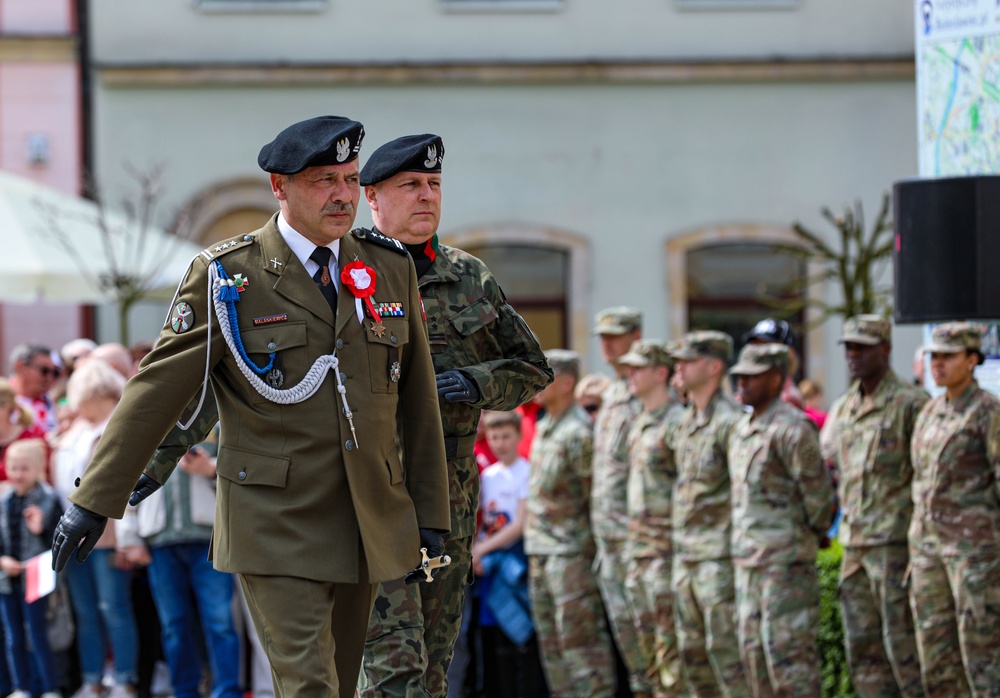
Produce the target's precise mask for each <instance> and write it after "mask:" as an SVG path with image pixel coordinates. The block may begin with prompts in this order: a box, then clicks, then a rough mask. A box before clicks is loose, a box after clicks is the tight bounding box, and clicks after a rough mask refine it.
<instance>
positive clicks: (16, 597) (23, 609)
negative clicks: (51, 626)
mask: <svg viewBox="0 0 1000 698" xmlns="http://www.w3.org/2000/svg"><path fill="white" fill-rule="evenodd" d="M6 456H7V457H6V460H7V480H8V482H9V484H10V487H9V488H8V489H7V490H6V491H5V492H4V493H3V494H2V495H0V569H2V574H0V612H2V616H3V626H4V634H5V636H6V647H5V648H4V649H5V650H6V655H7V664H8V665H9V667H10V670H11V674H12V677H11V678H12V679H13V685H14V689H15V690H14V692H13V693H11V694H10V696H9V697H8V698H30V696H31V695H32V693H33V691H32V686H31V684H30V681H31V680H32V679H34V680H35V681H37V682H38V684H39V685H38V686H37V689H38V690H37V691H34V692H36V693H41V698H59V696H60V694H59V691H58V688H57V681H58V680H57V677H56V670H55V662H54V660H53V657H52V651H51V649H50V648H49V640H48V634H47V627H46V620H45V611H46V608H47V606H48V602H47V599H46V598H45V597H42V598H40V599H37V600H35V601H32V602H31V603H28V602H27V601H26V600H25V585H26V582H25V574H24V571H25V564H24V563H25V562H27V561H28V560H29V559H31V558H32V557H34V556H35V555H39V554H40V553H43V552H45V551H46V550H49V549H50V548H51V547H52V533H53V531H54V530H55V527H56V524H57V523H58V522H59V517H60V516H61V515H62V506H61V505H60V503H59V497H58V495H56V493H55V491H54V490H53V489H52V488H51V487H49V486H48V485H47V484H45V483H44V482H42V481H41V477H42V473H44V472H45V465H46V462H47V459H48V447H47V445H46V443H45V441H44V440H43V439H24V440H21V441H15V442H14V443H12V444H11V445H10V446H9V447H8V448H7V454H6ZM25 631H27V634H28V638H27V639H26V638H25ZM29 639H30V642H29ZM29 645H30V647H31V649H30V651H29V649H28V647H29ZM31 665H34V667H33V668H34V671H32V666H31Z"/></svg>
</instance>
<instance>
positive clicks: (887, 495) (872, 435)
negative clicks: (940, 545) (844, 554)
mask: <svg viewBox="0 0 1000 698" xmlns="http://www.w3.org/2000/svg"><path fill="white" fill-rule="evenodd" d="M929 399H930V396H929V395H927V393H925V392H924V391H923V390H921V389H920V388H918V387H916V386H914V385H910V384H909V383H906V382H905V381H902V380H900V378H899V376H897V375H896V374H895V373H893V372H892V371H889V372H888V373H887V374H886V375H885V377H883V378H882V380H881V381H879V384H878V386H877V387H876V388H875V391H874V392H873V393H872V394H871V395H864V394H862V392H861V381H860V380H856V381H854V383H853V384H852V385H851V387H850V388H849V389H848V391H847V392H846V393H845V394H844V395H842V396H840V397H839V398H837V399H836V400H835V401H834V403H833V406H832V407H831V408H830V412H829V416H828V417H827V421H826V424H824V426H823V431H822V434H821V441H822V447H823V452H824V455H827V454H829V456H830V457H831V459H832V460H833V461H834V463H835V464H836V468H837V473H838V475H839V479H838V486H837V487H838V490H839V496H840V508H841V512H842V516H841V520H840V529H839V533H838V537H839V538H840V542H841V543H842V544H843V545H847V546H853V547H864V546H872V545H886V544H890V543H897V544H905V543H906V532H907V529H908V528H909V527H910V516H911V515H912V514H913V496H912V492H911V491H910V487H911V484H912V482H913V466H912V465H911V463H910V440H911V438H912V436H913V427H914V424H915V423H916V421H917V414H919V412H920V409H921V408H922V407H923V406H924V403H926V402H927V400H929Z"/></svg>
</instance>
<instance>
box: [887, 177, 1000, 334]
mask: <svg viewBox="0 0 1000 698" xmlns="http://www.w3.org/2000/svg"><path fill="white" fill-rule="evenodd" d="M892 193H893V220H894V222H895V232H896V245H895V253H894V255H893V262H894V275H895V282H896V283H895V294H894V296H895V302H894V307H895V318H896V321H897V322H904V323H905V322H936V321H943V320H996V319H1000V177H993V176H989V177H986V176H983V177H950V178H944V179H912V180H902V181H899V182H896V183H895V184H894V185H893V192H892Z"/></svg>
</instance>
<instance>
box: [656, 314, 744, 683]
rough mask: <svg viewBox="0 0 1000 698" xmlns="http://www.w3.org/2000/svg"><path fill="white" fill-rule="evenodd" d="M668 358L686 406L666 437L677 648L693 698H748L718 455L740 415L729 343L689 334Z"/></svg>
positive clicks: (725, 475)
mask: <svg viewBox="0 0 1000 698" xmlns="http://www.w3.org/2000/svg"><path fill="white" fill-rule="evenodd" d="M674 358H675V359H676V360H677V374H678V376H679V382H680V384H681V388H682V389H683V390H684V391H685V392H687V394H688V397H689V399H690V401H691V402H690V404H689V405H688V407H687V408H686V409H685V411H684V414H683V416H682V417H681V422H680V424H679V425H678V427H677V431H676V433H675V436H674V454H675V455H674V457H675V459H676V461H677V484H676V485H675V486H674V502H673V535H674V567H673V589H674V595H675V599H674V603H675V605H676V615H677V646H678V649H679V651H680V656H681V662H682V665H683V668H684V674H685V677H686V679H687V685H688V687H689V689H690V691H691V693H692V694H693V695H694V696H696V697H697V698H714V697H715V696H725V698H749V697H750V687H749V686H748V685H747V681H746V677H745V676H744V674H743V664H742V662H741V660H740V648H739V640H738V639H737V634H736V582H735V572H734V571H733V561H732V558H731V556H730V537H731V536H732V518H731V514H732V505H731V503H730V488H729V458H728V455H727V452H726V446H727V443H728V441H729V432H730V430H731V429H732V426H733V424H735V422H736V421H737V420H738V419H739V418H740V417H741V416H742V415H743V410H742V408H741V407H740V405H739V403H737V402H736V400H734V399H733V398H732V397H730V396H729V395H727V394H726V392H725V391H724V390H723V388H722V381H723V380H725V378H726V369H727V368H728V367H729V365H730V364H731V363H732V361H733V339H732V337H730V336H729V335H728V334H726V333H724V332H716V331H713V330H708V331H702V332H691V333H690V334H688V335H686V336H685V337H684V340H683V342H682V344H681V346H680V348H678V349H677V350H676V351H675V352H674Z"/></svg>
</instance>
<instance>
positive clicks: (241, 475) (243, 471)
mask: <svg viewBox="0 0 1000 698" xmlns="http://www.w3.org/2000/svg"><path fill="white" fill-rule="evenodd" d="M239 478H240V480H246V479H247V471H246V470H241V471H240V474H239Z"/></svg>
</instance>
